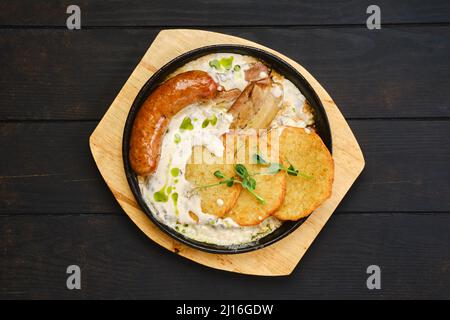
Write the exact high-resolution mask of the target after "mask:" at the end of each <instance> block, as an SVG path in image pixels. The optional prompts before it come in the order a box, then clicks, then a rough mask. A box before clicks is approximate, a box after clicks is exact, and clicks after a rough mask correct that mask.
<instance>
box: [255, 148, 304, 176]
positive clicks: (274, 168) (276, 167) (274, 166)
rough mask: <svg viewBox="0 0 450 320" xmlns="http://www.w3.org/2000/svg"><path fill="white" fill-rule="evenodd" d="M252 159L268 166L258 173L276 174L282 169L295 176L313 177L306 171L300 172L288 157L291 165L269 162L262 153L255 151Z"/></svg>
mask: <svg viewBox="0 0 450 320" xmlns="http://www.w3.org/2000/svg"><path fill="white" fill-rule="evenodd" d="M252 159H253V161H254V162H256V163H257V164H261V165H265V166H268V168H267V171H266V172H260V173H258V174H276V173H278V172H280V171H286V173H287V174H288V175H290V176H295V177H296V176H302V177H304V178H307V179H311V178H312V177H311V176H308V175H307V174H305V173H302V172H299V171H298V169H296V168H295V167H294V166H293V165H292V163H291V162H290V161H289V160H288V159H286V160H287V162H288V163H289V167H285V166H284V165H282V164H281V163H271V162H268V161H266V160H265V159H264V158H263V157H262V156H261V155H259V154H257V153H255V154H254V155H253V156H252Z"/></svg>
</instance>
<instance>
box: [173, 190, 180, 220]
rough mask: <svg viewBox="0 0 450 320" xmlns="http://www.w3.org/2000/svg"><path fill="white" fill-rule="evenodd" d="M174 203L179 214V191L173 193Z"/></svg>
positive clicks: (176, 212)
mask: <svg viewBox="0 0 450 320" xmlns="http://www.w3.org/2000/svg"><path fill="white" fill-rule="evenodd" d="M172 201H173V205H174V206H175V214H176V215H177V216H178V213H179V212H178V193H176V192H175V193H173V194H172Z"/></svg>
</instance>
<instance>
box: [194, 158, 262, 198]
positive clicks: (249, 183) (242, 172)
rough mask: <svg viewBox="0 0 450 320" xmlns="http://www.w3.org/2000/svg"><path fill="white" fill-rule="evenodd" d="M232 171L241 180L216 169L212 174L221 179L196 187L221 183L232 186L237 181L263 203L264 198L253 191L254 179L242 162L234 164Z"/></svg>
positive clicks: (201, 187)
mask: <svg viewBox="0 0 450 320" xmlns="http://www.w3.org/2000/svg"><path fill="white" fill-rule="evenodd" d="M234 171H235V172H236V174H237V175H238V176H239V178H241V180H238V179H236V178H235V177H231V178H226V177H225V175H224V174H223V173H222V172H221V171H220V170H217V171H215V172H214V176H215V177H216V178H219V179H223V180H221V181H219V182H218V183H213V184H208V185H204V186H198V187H197V188H199V189H205V188H210V187H215V186H219V185H222V184H225V185H226V186H227V187H232V186H233V185H234V184H235V183H239V184H240V185H242V187H243V188H244V189H246V190H247V191H248V192H250V193H251V194H252V195H253V196H254V197H255V198H256V199H257V200H258V201H259V202H260V203H262V204H265V203H266V200H265V199H264V198H263V197H261V196H260V195H258V194H257V193H256V192H255V189H256V180H255V179H254V178H253V177H252V176H251V175H250V174H249V172H248V170H247V168H246V167H245V166H244V165H243V164H237V165H235V166H234Z"/></svg>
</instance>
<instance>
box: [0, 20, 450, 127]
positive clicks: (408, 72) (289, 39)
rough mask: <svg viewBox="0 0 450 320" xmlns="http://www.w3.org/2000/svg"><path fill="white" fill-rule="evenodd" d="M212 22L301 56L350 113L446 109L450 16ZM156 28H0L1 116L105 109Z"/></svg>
mask: <svg viewBox="0 0 450 320" xmlns="http://www.w3.org/2000/svg"><path fill="white" fill-rule="evenodd" d="M212 30H215V31H219V32H225V33H229V34H231V35H236V36H240V37H244V38H246V39H249V40H252V41H256V42H258V43H261V44H263V45H266V46H269V47H271V48H273V49H275V50H277V51H279V52H282V53H284V54H286V55H287V56H289V57H291V58H293V59H294V60H296V61H301V62H302V65H304V66H305V67H306V68H307V69H308V70H310V71H311V72H312V73H313V74H314V75H315V76H316V78H317V79H318V80H319V81H320V83H321V84H322V85H323V86H324V87H325V88H326V89H327V91H328V92H329V93H330V94H331V95H332V97H333V99H334V100H335V101H336V103H338V105H340V106H341V111H342V112H343V113H344V114H345V116H346V117H348V118H351V119H357V118H358V119H361V118H398V117H402V118H418V117H433V118H436V117H450V90H448V87H449V86H450V65H449V64H448V61H449V60H450V27H449V26H429V27H427V28H423V27H401V26H400V27H393V28H387V29H382V30H379V31H369V30H367V29H366V28H323V27H320V28H215V29H212ZM158 31H159V29H156V28H152V29H150V30H147V29H136V30H134V29H132V30H122V29H101V30H81V31H79V32H68V31H66V30H54V29H37V30H34V29H33V30H0V45H1V47H2V50H1V51H0V60H1V61H2V62H3V64H2V72H1V73H0V120H2V119H14V120H30V119H34V120H36V119H49V120H55V119H66V120H84V119H91V120H92V119H97V120H98V119H100V118H101V116H102V115H103V114H104V113H105V111H106V109H107V106H109V105H110V104H111V101H112V98H113V97H114V96H115V95H116V94H117V92H118V91H119V90H120V88H121V86H122V84H123V83H124V82H125V81H126V79H127V78H128V75H129V74H130V72H131V71H132V70H133V69H134V67H135V66H136V64H137V63H138V62H139V60H140V58H141V57H142V55H143V54H144V53H145V51H146V49H147V48H148V45H149V44H150V43H151V41H152V40H153V39H154V38H155V36H156V34H157V33H158ZM324 48H327V50H324ZM94 70H95V72H94Z"/></svg>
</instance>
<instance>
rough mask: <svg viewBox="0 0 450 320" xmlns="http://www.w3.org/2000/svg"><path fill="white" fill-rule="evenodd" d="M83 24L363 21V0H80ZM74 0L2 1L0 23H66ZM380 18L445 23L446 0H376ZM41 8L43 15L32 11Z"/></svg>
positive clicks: (449, 13) (449, 10)
mask: <svg viewBox="0 0 450 320" xmlns="http://www.w3.org/2000/svg"><path fill="white" fill-rule="evenodd" d="M76 3H77V5H79V6H80V8H81V12H82V25H83V26H111V25H113V26H163V27H164V26H177V27H180V26H210V25H220V26H223V25H226V26H230V25H246V26H248V25H268V26H270V25H317V24H321V25H324V24H325V25H326V24H365V23H366V19H367V14H366V9H367V7H368V6H369V5H371V4H373V2H371V1H368V0H364V1H361V0H345V1H334V0H322V1H314V0H303V1H292V0H277V1H269V0H228V1H221V0H209V1H207V2H205V1H202V0H192V1H183V0H165V1H145V0H132V1H129V0H128V1H127V0H115V1H113V2H112V1H101V0H79V1H77V2H76ZM70 4H73V1H72V2H71V1H69V0H59V1H49V2H38V1H33V0H6V1H5V0H4V1H2V2H1V3H0V25H14V26H15V25H20V26H23V25H27V26H36V25H37V26H39V25H46V26H65V22H66V17H67V15H66V8H67V6H68V5H70ZM376 4H377V5H378V6H380V7H381V11H382V23H427V22H450V5H449V3H448V1H445V0H429V1H426V2H425V1H420V0H409V1H408V0H397V1H389V0H378V1H377V2H376ZM36 12H45V14H36Z"/></svg>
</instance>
